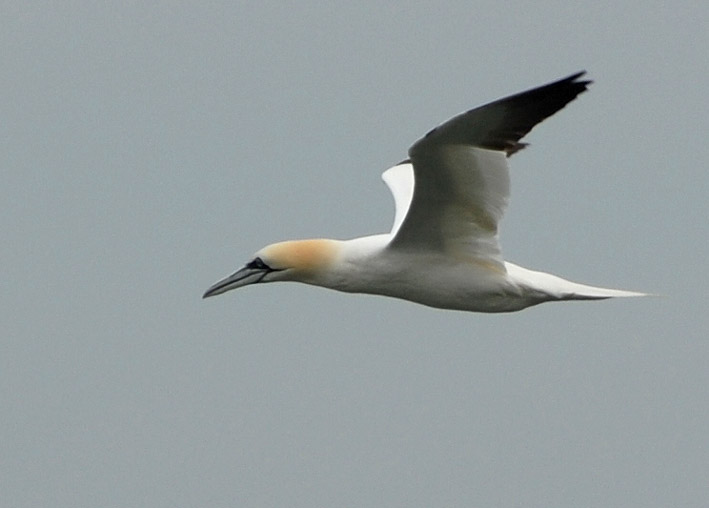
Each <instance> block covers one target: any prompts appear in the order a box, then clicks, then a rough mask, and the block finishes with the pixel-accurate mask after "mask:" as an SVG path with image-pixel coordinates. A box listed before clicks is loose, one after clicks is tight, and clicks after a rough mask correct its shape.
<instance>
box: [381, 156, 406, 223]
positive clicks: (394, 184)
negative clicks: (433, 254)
mask: <svg viewBox="0 0 709 508" xmlns="http://www.w3.org/2000/svg"><path fill="white" fill-rule="evenodd" d="M382 180H384V183H385V184H387V187H389V190H390V191H391V194H392V196H394V209H395V212H394V225H393V226H392V227H391V236H392V237H393V236H394V235H395V234H396V232H397V231H399V227H401V223H402V222H404V217H406V212H407V211H408V209H409V205H410V204H411V198H412V197H413V195H414V167H413V166H412V165H411V161H408V160H405V161H403V162H400V163H399V164H397V165H396V166H394V167H391V168H389V169H387V170H386V171H385V172H384V173H382Z"/></svg>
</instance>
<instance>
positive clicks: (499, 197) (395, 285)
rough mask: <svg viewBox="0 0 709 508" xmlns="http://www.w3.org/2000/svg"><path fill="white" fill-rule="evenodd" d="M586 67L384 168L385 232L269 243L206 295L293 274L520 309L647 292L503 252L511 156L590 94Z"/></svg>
mask: <svg viewBox="0 0 709 508" xmlns="http://www.w3.org/2000/svg"><path fill="white" fill-rule="evenodd" d="M585 74H586V72H585V71H581V72H577V73H575V74H573V75H570V76H568V77H565V78H563V79H559V80H557V81H554V82H551V83H548V84H546V85H543V86H539V87H536V88H533V89H530V90H527V91H524V92H521V93H518V94H515V95H511V96H508V97H505V98H502V99H498V100H496V101H494V102H491V103H488V104H486V105H483V106H480V107H477V108H474V109H471V110H469V111H466V112H464V113H461V114H459V115H457V116H455V117H453V118H452V119H450V120H448V121H446V122H444V123H442V124H441V125H439V126H438V127H436V128H434V129H433V130H431V131H430V132H428V134H426V135H425V136H424V137H422V138H421V139H419V140H418V141H416V142H415V143H414V144H413V145H412V146H411V148H409V150H408V158H406V159H405V160H403V161H402V162H400V163H399V164H397V165H395V166H393V167H391V168H390V169H388V170H386V171H385V172H384V173H383V174H382V179H383V180H384V183H385V184H386V185H387V186H388V187H389V190H390V191H391V193H392V195H393V197H394V205H395V213H394V224H393V226H392V228H391V231H390V232H389V233H386V234H376V235H371V236H365V237H361V238H354V239H349V240H333V239H324V238H319V239H306V240H290V241H284V242H279V243H274V244H271V245H268V246H266V247H264V248H262V249H261V250H259V251H258V252H256V253H255V254H254V256H253V257H252V258H250V260H249V261H248V262H247V263H246V264H245V265H244V266H243V267H241V268H240V269H239V270H237V271H236V272H235V273H233V274H231V275H229V276H228V277H226V278H224V279H222V280H220V281H218V282H217V283H215V284H214V285H212V286H211V287H210V288H209V289H208V290H207V291H206V292H205V293H204V295H203V298H208V297H211V296H215V295H219V294H222V293H225V292H227V291H231V290H233V289H237V288H241V287H244V286H249V285H253V284H263V283H266V282H276V281H295V282H301V283H305V284H311V285H315V286H321V287H325V288H329V289H334V290H338V291H343V292H348V293H366V294H373V295H381V296H388V297H394V298H399V299H403V300H408V301H411V302H415V303H419V304H423V305H426V306H429V307H434V308H439V309H450V310H458V311H472V312H489V313H500V312H513V311H519V310H522V309H525V308H527V307H531V306H534V305H537V304H541V303H544V302H552V301H570V300H603V299H607V298H615V297H634V296H645V293H639V292H635V291H624V290H619V289H607V288H602V287H595V286H590V285H585V284H579V283H576V282H571V281H569V280H566V279H563V278H561V277H558V276H556V275H552V274H549V273H545V272H540V271H534V270H530V269H527V268H523V267H521V266H518V265H515V264H513V263H510V262H508V261H505V260H504V259H503V256H502V250H501V247H500V242H499V231H498V230H499V223H500V220H501V218H502V216H503V214H504V212H505V208H506V207H507V204H508V201H509V195H510V176H509V168H508V163H507V159H508V158H509V157H510V156H511V155H513V154H515V153H516V152H518V151H519V150H522V149H523V148H525V146H527V143H523V142H521V139H522V138H523V137H524V136H525V135H526V134H528V133H529V132H530V131H531V130H532V128H534V127H535V126H536V125H537V124H538V123H540V122H541V121H543V120H544V119H546V118H548V117H550V116H551V115H553V114H554V113H556V112H557V111H559V110H561V109H562V108H564V107H565V106H566V105H567V104H568V103H570V102H571V101H573V100H574V99H575V98H576V97H577V96H578V95H579V94H581V93H583V92H585V91H586V90H587V89H588V86H589V85H590V84H591V83H592V81H590V80H587V79H583V77H584V76H585Z"/></svg>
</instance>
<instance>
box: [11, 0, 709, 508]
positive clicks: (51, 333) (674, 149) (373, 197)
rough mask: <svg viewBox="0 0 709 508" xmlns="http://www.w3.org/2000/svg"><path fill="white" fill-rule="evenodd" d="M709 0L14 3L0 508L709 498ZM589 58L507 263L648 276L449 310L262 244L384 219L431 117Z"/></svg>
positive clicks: (522, 210)
mask: <svg viewBox="0 0 709 508" xmlns="http://www.w3.org/2000/svg"><path fill="white" fill-rule="evenodd" d="M708 22H709V4H707V3H706V2H704V1H699V0H697V1H695V2H692V1H685V2H666V1H664V0H663V1H648V2H639V1H631V2H617V1H597V2H583V3H581V2H579V3H575V2H568V1H541V2H521V1H518V2H504V1H499V0H496V1H476V2H467V1H466V2H442V3H436V2H433V3H432V2H417V3H408V4H407V3H403V2H399V3H388V4H387V3H382V2H374V1H371V2H369V1H367V2H351V3H341V4H338V3H333V2H310V1H304V2H292V3H289V2H259V3H257V2H249V3H246V2H238V1H237V2H209V1H207V2H115V3H111V2H105V3H104V2H100V3H99V2H88V1H83V2H82V1H74V2H4V3H3V6H2V8H0V57H1V60H0V64H1V65H0V69H1V71H0V108H1V109H0V136H1V138H0V143H1V145H0V167H1V168H2V185H1V186H0V203H1V206H2V208H1V210H2V216H1V217H2V218H1V219H0V225H1V227H2V244H0V277H1V280H2V291H0V314H1V321H0V326H1V342H0V347H1V348H2V350H1V351H0V408H1V416H0V432H1V435H0V467H1V470H0V492H1V494H0V496H2V498H3V499H2V501H1V502H0V504H2V506H7V507H37V506H52V507H72V508H76V507H126V506H130V507H193V506H194V507H198V506H199V507H206V506H208V507H226V506H239V507H271V506H289V507H290V506H294V507H314V506H338V507H339V506H342V507H365V506H387V507H433V506H441V507H444V506H445V507H464V506H465V507H545V508H549V507H643V508H648V507H668V506H682V507H706V506H707V503H708V502H709V501H708V500H709V437H708V436H709V388H708V386H709V369H708V368H707V364H708V362H709V338H708V337H709V333H708V331H709V317H708V314H709V306H708V305H707V287H709V276H708V275H707V273H708V270H707V255H708V252H707V250H708V249H707V247H708V243H709V241H708V240H707V238H709V226H708V223H709V221H708V217H709V207H708V205H707V198H708V196H709V185H708V183H709V177H707V161H709V148H708V146H709V145H708V143H707V133H708V132H709V122H708V121H707V117H708V115H709V106H708V104H709V101H707V99H706V93H707V92H706V91H707V81H708V79H709V57H707V47H709V39H708V36H707V34H708V33H709V32H708V31H707V26H708ZM581 69H587V70H588V71H589V77H591V78H592V79H594V80H595V84H594V85H593V86H592V87H591V90H590V91H589V92H588V93H586V94H584V95H582V96H581V97H580V98H579V99H578V100H577V101H575V102H574V103H572V104H571V105H569V106H568V107H567V108H566V109H564V110H563V111H562V112H560V113H559V114H557V115H556V116H554V117H553V118H552V119H549V120H548V121H546V122H545V123H544V124H542V125H541V126H539V127H538V128H537V129H535V131H534V132H533V133H532V134H531V135H530V136H528V137H527V139H526V140H527V141H529V142H531V143H532V145H531V146H530V147H529V148H528V149H527V150H525V151H523V152H520V153H519V154H517V155H515V156H514V157H513V158H512V159H511V165H512V182H513V195H512V202H511V206H510V209H509V210H508V214H507V215H506V217H505V219H504V222H503V224H502V243H503V248H504V252H505V255H506V257H507V258H508V259H510V260H511V261H513V262H516V263H519V264H521V265H523V266H527V267H530V268H536V269H541V270H546V271H550V272H553V273H556V274H559V275H561V276H564V277H568V278H570V279H572V280H578V281H581V282H587V283H591V284H598V285H607V286H611V287H618V288H625V289H636V290H642V291H648V292H652V293H657V294H660V295H663V296H660V297H655V298H645V299H633V300H614V301H606V302H592V303H565V304H546V305H543V306H540V307H536V308H531V309H528V310H526V311H523V312H520V313H516V314H508V315H483V314H471V313H460V312H451V311H441V310H434V309H429V308H426V307H423V306H419V305H415V304H412V303H407V302H403V301H396V300H391V299H385V298H380V297H372V296H362V295H345V294H339V293H336V292H331V291H326V290H323V289H319V288H312V287H306V286H301V285H296V284H280V285H278V284H272V285H264V286H261V287H250V288H247V289H244V290H240V291H236V292H233V293H228V294H226V295H223V296H220V297H218V298H214V299H210V300H206V301H203V300H201V295H202V293H203V291H204V290H205V289H206V288H207V287H208V286H209V285H211V284H212V283H213V282H214V281H215V280H217V279H219V278H221V277H223V276H225V275H227V274H229V273H231V272H233V271H234V270H236V269H237V268H239V267H240V266H241V265H242V264H243V263H244V262H246V261H248V259H249V258H250V256H251V255H252V253H253V252H255V251H256V250H257V249H259V248H260V247H262V246H263V245H266V244H268V243H271V242H274V241H278V240H283V239H288V238H303V237H320V236H325V237H335V238H349V237H354V236H361V235H365V234H370V233H377V232H383V231H387V230H388V229H389V227H390V224H391V220H392V218H393V203H392V200H391V197H390V196H389V194H388V191H387V190H386V188H385V186H384V185H383V184H382V183H381V181H380V180H379V175H380V173H381V172H382V171H383V170H385V169H386V168H387V167H389V166H390V165H392V164H394V163H396V162H398V161H400V160H401V159H403V158H404V157H406V150H407V148H408V147H409V145H410V144H411V143H412V142H414V141H415V140H416V139H417V138H418V137H419V136H421V135H422V134H424V133H425V132H427V131H428V130H429V129H430V128H432V127H433V126H435V125H436V124H438V123H440V122H442V121H444V120H446V119H447V118H449V117H450V116H452V115H454V114H456V113H458V112H460V111H463V110H465V109H468V108H470V107H473V106H476V105H479V104H482V103H485V102H488V101H490V100H493V99H496V98H499V97H501V96H504V95H507V94H510V93H515V92H518V91H521V90H524V89H527V88H530V87H533V86H537V85H541V84H544V83H546V82H548V81H551V80H554V79H557V78H560V77H563V76H566V75H568V74H571V73H572V72H575V71H578V70H581Z"/></svg>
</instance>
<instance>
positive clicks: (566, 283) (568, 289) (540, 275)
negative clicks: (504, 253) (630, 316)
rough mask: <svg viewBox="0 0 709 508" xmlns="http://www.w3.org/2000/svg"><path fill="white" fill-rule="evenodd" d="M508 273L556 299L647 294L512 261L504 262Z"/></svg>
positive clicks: (523, 284)
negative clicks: (581, 281) (572, 278)
mask: <svg viewBox="0 0 709 508" xmlns="http://www.w3.org/2000/svg"><path fill="white" fill-rule="evenodd" d="M505 267H506V268H507V273H508V275H509V276H510V277H511V278H512V279H513V280H515V281H516V282H517V283H518V284H519V285H521V286H524V287H527V288H529V289H530V290H532V291H539V292H542V293H544V294H547V295H548V296H550V297H552V298H553V299H557V300H603V299H605V298H627V297H631V296H649V295H648V294H647V293H640V292H637V291H626V290H623V289H610V288H602V287H597V286H588V285H586V284H579V283H577V282H571V281H570V280H566V279H562V278H561V277H557V276H556V275H552V274H550V273H544V272H535V271H533V270H528V269H526V268H522V267H521V266H517V265H514V264H512V263H505Z"/></svg>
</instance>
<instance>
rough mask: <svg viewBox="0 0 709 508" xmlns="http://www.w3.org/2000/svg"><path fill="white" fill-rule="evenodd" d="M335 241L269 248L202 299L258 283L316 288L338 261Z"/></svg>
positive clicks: (319, 241) (301, 241)
mask: <svg viewBox="0 0 709 508" xmlns="http://www.w3.org/2000/svg"><path fill="white" fill-rule="evenodd" d="M338 243H339V242H337V241H336V240H324V239H318V240H292V241H288V242H279V243H274V244H271V245H268V246H266V247H264V248H263V249H261V250H260V251H258V252H257V253H256V254H254V256H253V258H251V260H250V261H249V262H248V263H246V264H245V265H244V266H243V267H242V268H240V269H239V270H237V271H236V272H234V273H233V274H231V275H229V276H228V277H226V278H224V279H222V280H220V281H219V282H217V283H215V284H214V285H213V286H212V287H210V288H209V289H208V290H207V291H206V292H205V293H204V296H203V298H208V297H210V296H216V295H220V294H222V293H226V292H227V291H231V290H232V289H237V288H240V287H243V286H248V285H250V284H256V283H259V282H276V281H298V282H306V283H311V284H317V281H318V278H319V276H321V275H322V274H323V273H325V272H326V271H327V269H328V268H329V267H330V266H331V265H332V264H333V263H334V262H335V261H336V259H337V257H338V254H339V250H340V249H339V245H338Z"/></svg>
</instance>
